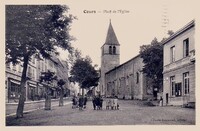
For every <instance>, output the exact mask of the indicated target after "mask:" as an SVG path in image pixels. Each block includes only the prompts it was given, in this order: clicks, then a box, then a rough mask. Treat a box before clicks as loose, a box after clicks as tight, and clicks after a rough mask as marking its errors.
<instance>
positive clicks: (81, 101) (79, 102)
mask: <svg viewBox="0 0 200 131" xmlns="http://www.w3.org/2000/svg"><path fill="white" fill-rule="evenodd" d="M86 104H87V96H84V97H83V96H79V95H78V97H76V96H75V95H74V96H73V98H72V109H74V108H79V110H83V109H85V108H86Z"/></svg>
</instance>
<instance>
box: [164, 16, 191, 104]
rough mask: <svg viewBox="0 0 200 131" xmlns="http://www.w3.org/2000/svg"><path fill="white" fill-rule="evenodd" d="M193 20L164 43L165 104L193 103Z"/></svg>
mask: <svg viewBox="0 0 200 131" xmlns="http://www.w3.org/2000/svg"><path fill="white" fill-rule="evenodd" d="M194 35H195V22H194V20H193V21H191V22H190V23H188V24H187V25H186V26H184V27H183V28H181V29H180V30H178V31H177V32H175V33H174V34H173V35H171V36H170V37H169V38H168V39H166V40H165V41H164V42H163V44H164V64H163V65H164V68H163V80H164V81H163V100H164V104H165V105H185V104H188V103H195V39H194Z"/></svg>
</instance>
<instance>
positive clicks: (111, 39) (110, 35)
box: [105, 21, 119, 45]
mask: <svg viewBox="0 0 200 131" xmlns="http://www.w3.org/2000/svg"><path fill="white" fill-rule="evenodd" d="M105 44H109V45H119V42H118V40H117V37H116V35H115V32H114V29H113V27H112V24H111V21H110V24H109V27H108V32H107V37H106V41H105Z"/></svg>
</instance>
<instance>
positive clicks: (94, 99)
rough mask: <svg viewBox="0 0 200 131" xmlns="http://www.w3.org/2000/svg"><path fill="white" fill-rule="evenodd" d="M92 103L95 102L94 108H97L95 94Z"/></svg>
mask: <svg viewBox="0 0 200 131" xmlns="http://www.w3.org/2000/svg"><path fill="white" fill-rule="evenodd" d="M92 104H93V108H94V110H96V96H93V98H92Z"/></svg>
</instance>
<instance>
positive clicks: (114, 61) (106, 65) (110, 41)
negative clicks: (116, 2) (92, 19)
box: [100, 20, 120, 95]
mask: <svg viewBox="0 0 200 131" xmlns="http://www.w3.org/2000/svg"><path fill="white" fill-rule="evenodd" d="M101 51H102V55H101V79H100V91H101V92H100V93H101V94H102V95H106V94H105V93H106V89H107V88H106V86H107V85H106V84H105V81H106V80H105V73H106V72H108V71H109V70H111V69H113V68H115V67H117V66H119V61H120V58H119V57H120V45H119V42H118V40H117V37H116V35H115V32H114V30H113V27H112V24H111V20H110V24H109V27H108V32H107V36H106V41H105V43H104V44H103V46H102V47H101Z"/></svg>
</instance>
